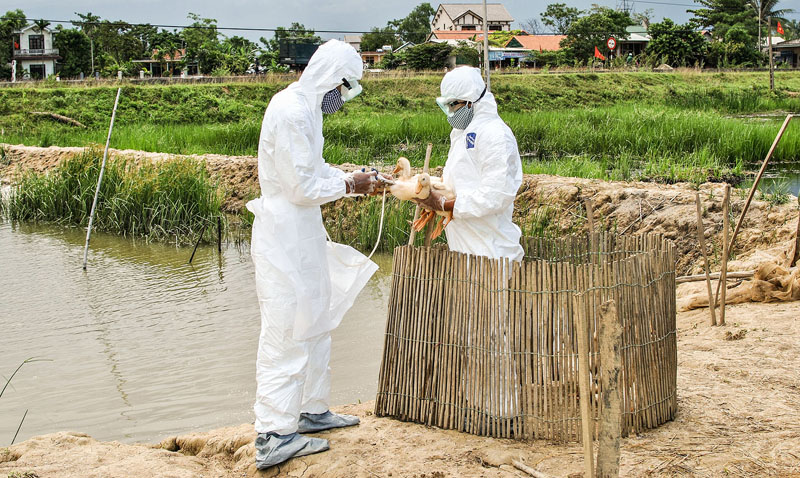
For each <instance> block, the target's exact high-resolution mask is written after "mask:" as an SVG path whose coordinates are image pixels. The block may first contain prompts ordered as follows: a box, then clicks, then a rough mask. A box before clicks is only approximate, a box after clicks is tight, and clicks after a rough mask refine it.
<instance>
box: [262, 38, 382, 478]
mask: <svg viewBox="0 0 800 478" xmlns="http://www.w3.org/2000/svg"><path fill="white" fill-rule="evenodd" d="M362 71H363V68H362V62H361V57H360V56H359V54H358V53H357V52H356V51H355V50H354V49H353V47H351V46H350V45H348V44H347V43H344V42H340V41H338V40H330V41H328V42H327V43H325V44H324V45H322V46H320V47H319V49H318V50H317V51H316V52H315V53H314V55H313V56H312V57H311V59H310V61H309V63H308V66H307V67H306V69H305V71H304V72H303V74H302V75H301V77H300V79H299V80H298V81H296V82H294V83H292V84H291V85H289V87H287V88H286V89H285V90H283V91H281V92H279V93H277V94H276V95H275V96H274V97H273V98H272V100H271V101H270V103H269V106H268V107H267V110H266V112H265V114H264V121H263V123H262V125H261V137H260V139H259V146H258V181H259V185H260V187H261V197H259V198H258V199H255V200H253V201H250V202H249V203H247V208H248V209H249V210H250V211H252V212H253V214H254V215H255V219H254V222H253V236H252V241H251V255H252V258H253V263H254V266H255V275H256V291H257V294H258V300H259V305H260V309H261V335H260V337H259V344H258V358H257V363H256V378H257V392H256V403H255V415H256V421H255V429H256V432H257V433H258V435H257V438H256V442H255V445H256V465H257V467H258V468H259V469H265V468H268V467H270V466H273V465H276V464H278V463H282V462H284V461H286V460H288V459H290V458H292V457H297V456H303V455H309V454H312V453H318V452H321V451H325V450H327V449H328V442H327V440H324V439H321V438H313V437H307V436H304V435H301V434H302V433H313V432H318V431H321V430H326V429H329V428H338V427H345V426H351V425H357V424H358V422H359V420H358V418H357V417H354V416H348V415H337V414H334V413H331V411H330V409H329V408H330V407H329V395H330V369H329V367H328V365H329V360H330V352H331V335H330V332H331V330H333V329H334V328H336V327H337V326H338V325H339V322H340V321H341V320H342V317H343V315H344V313H345V312H346V311H347V310H348V309H349V308H350V306H351V305H352V304H353V302H354V301H355V298H356V295H358V292H359V291H360V290H361V289H362V288H363V287H364V285H366V283H367V280H368V279H369V278H370V277H371V276H372V274H373V273H374V272H375V271H376V270H377V268H378V266H377V265H376V264H375V263H373V262H372V261H370V260H369V259H368V258H366V257H365V256H363V255H362V254H361V253H359V252H358V251H356V250H355V249H352V248H350V247H348V246H344V245H341V244H335V243H332V242H328V241H326V233H325V228H324V226H323V222H322V214H321V212H320V205H322V204H325V203H327V202H331V201H334V200H337V199H339V198H341V197H343V196H345V194H369V193H372V192H373V191H374V189H375V187H376V184H377V182H376V179H375V174H376V173H353V174H345V173H344V172H342V171H340V170H339V169H336V168H333V167H331V166H329V165H327V164H326V163H325V160H324V159H323V158H322V146H323V142H324V139H323V137H322V114H323V112H325V113H333V112H335V111H336V110H338V109H339V108H340V107H341V106H342V105H343V103H344V102H345V101H348V100H350V99H352V98H353V97H355V96H356V95H358V93H360V91H361V86H360V85H359V84H358V80H360V79H361V75H362ZM332 277H333V278H335V280H334V281H333V282H332V281H331V278H332Z"/></svg>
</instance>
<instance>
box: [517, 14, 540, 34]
mask: <svg viewBox="0 0 800 478" xmlns="http://www.w3.org/2000/svg"><path fill="white" fill-rule="evenodd" d="M520 26H521V27H522V29H523V30H525V31H526V32H527V33H529V34H531V35H538V34H539V32H541V31H542V25H541V24H540V23H539V20H537V19H535V18H529V19H527V20H525V21H524V22H520Z"/></svg>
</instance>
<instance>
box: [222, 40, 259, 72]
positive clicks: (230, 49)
mask: <svg viewBox="0 0 800 478" xmlns="http://www.w3.org/2000/svg"><path fill="white" fill-rule="evenodd" d="M221 46H222V53H223V55H224V56H223V59H222V67H223V68H224V69H226V70H227V71H229V72H230V73H231V74H234V75H244V74H245V73H247V70H248V69H250V65H252V64H254V63H255V61H256V54H257V53H258V45H256V44H255V43H253V42H251V41H250V40H248V39H247V38H244V37H240V36H232V37H230V38H226V39H224V40H223V41H222V45H221Z"/></svg>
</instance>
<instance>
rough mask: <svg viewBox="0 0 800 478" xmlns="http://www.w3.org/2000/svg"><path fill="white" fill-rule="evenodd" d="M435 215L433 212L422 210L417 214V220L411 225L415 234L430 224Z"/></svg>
mask: <svg viewBox="0 0 800 478" xmlns="http://www.w3.org/2000/svg"><path fill="white" fill-rule="evenodd" d="M435 215H436V213H434V212H433V211H429V210H427V209H424V210H423V211H421V212H420V214H419V219H417V220H416V221H415V222H414V223H413V227H414V230H415V231H417V232H420V231H422V229H423V228H424V227H425V226H426V225H427V224H428V223H429V222H430V220H431V219H433V217H434V216H435Z"/></svg>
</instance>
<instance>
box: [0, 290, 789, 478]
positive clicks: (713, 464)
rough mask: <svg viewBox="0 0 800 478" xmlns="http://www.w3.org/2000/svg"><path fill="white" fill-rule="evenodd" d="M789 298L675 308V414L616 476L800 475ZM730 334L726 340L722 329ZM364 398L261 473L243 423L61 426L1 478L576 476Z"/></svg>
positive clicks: (573, 467)
mask: <svg viewBox="0 0 800 478" xmlns="http://www.w3.org/2000/svg"><path fill="white" fill-rule="evenodd" d="M797 311H798V306H797V303H796V302H795V303H791V302H789V303H780V304H740V305H736V306H732V307H730V308H729V310H728V323H729V325H728V326H725V327H713V328H712V327H709V326H708V325H707V323H706V320H707V311H706V310H705V309H701V310H695V311H690V312H681V313H679V314H678V317H677V326H678V357H679V361H678V413H677V416H676V418H675V420H674V421H672V422H669V423H667V424H665V425H663V426H661V427H659V428H657V429H654V430H649V431H646V432H644V433H641V434H639V435H636V436H629V437H628V438H625V439H623V441H622V456H621V463H620V464H621V466H620V472H621V473H620V476H626V477H649V476H682V477H716V476H740V477H750V476H765V477H766V476H770V477H786V478H789V477H795V478H797V477H800V429H798V427H797V423H798V422H800V408H798V406H797V401H796V396H797V384H798V383H800V372H798V370H797V368H796V366H795V363H796V357H798V356H800V322H799V321H798V320H797ZM732 335H733V336H735V337H738V338H736V339H731V336H732ZM373 407H374V403H373V402H367V403H363V404H353V405H348V406H344V407H338V410H339V411H341V412H345V413H352V414H356V415H358V416H360V417H361V420H362V422H361V425H359V426H358V427H355V428H350V429H342V430H336V431H331V432H323V433H321V434H320V436H322V437H325V438H327V439H329V440H330V442H331V450H330V451H328V452H325V453H322V454H319V455H312V456H308V457H304V458H300V459H295V460H292V461H290V462H288V463H287V464H285V465H283V466H280V467H275V468H273V469H271V470H268V471H266V472H258V471H257V470H255V467H254V460H253V453H254V448H253V439H254V437H255V435H254V432H253V428H252V424H242V425H239V426H233V427H227V428H222V429H218V430H213V431H209V432H203V433H189V434H186V435H179V436H172V437H166V438H164V439H163V440H162V441H161V442H160V443H153V444H121V443H118V442H100V441H96V440H94V439H92V438H91V437H89V436H87V435H85V434H82V433H78V432H60V433H53V434H50V435H44V436H39V437H35V438H32V439H30V440H28V441H26V442H23V443H20V444H17V445H14V446H11V447H10V448H0V475H2V474H6V473H12V472H17V473H20V474H22V473H25V472H33V473H36V475H29V476H41V477H45V476H47V477H63V478H78V477H81V478H84V477H104V478H115V477H120V478H122V477H128V476H132V475H136V476H151V477H153V478H162V477H163V478H167V477H170V478H182V477H187V478H188V477H225V478H228V477H230V478H233V477H251V476H264V477H272V476H315V477H332V478H333V477H337V478H338V477H342V476H352V477H358V478H361V477H363V478H368V477H376V476H377V477H390V476H391V477H418V478H422V477H426V478H433V477H436V478H445V477H466V478H471V477H506V478H507V477H513V476H524V475H523V474H522V473H518V474H515V473H514V472H513V471H512V470H511V469H510V468H509V467H510V466H511V461H512V460H520V461H522V462H524V463H526V464H528V465H529V466H532V467H534V468H535V469H537V470H539V471H541V472H545V473H548V474H549V475H551V476H553V477H559V478H565V477H579V476H581V474H580V472H581V470H582V461H581V460H582V455H581V447H580V445H579V444H577V443H568V444H555V443H550V442H546V441H541V440H538V441H513V440H507V439H491V438H483V437H478V436H473V435H468V434H465V433H458V432H454V431H451V430H441V429H438V428H434V427H425V426H423V425H417V424H413V423H405V422H400V421H397V420H394V419H388V418H377V417H375V416H374V415H373V413H372V409H373Z"/></svg>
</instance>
